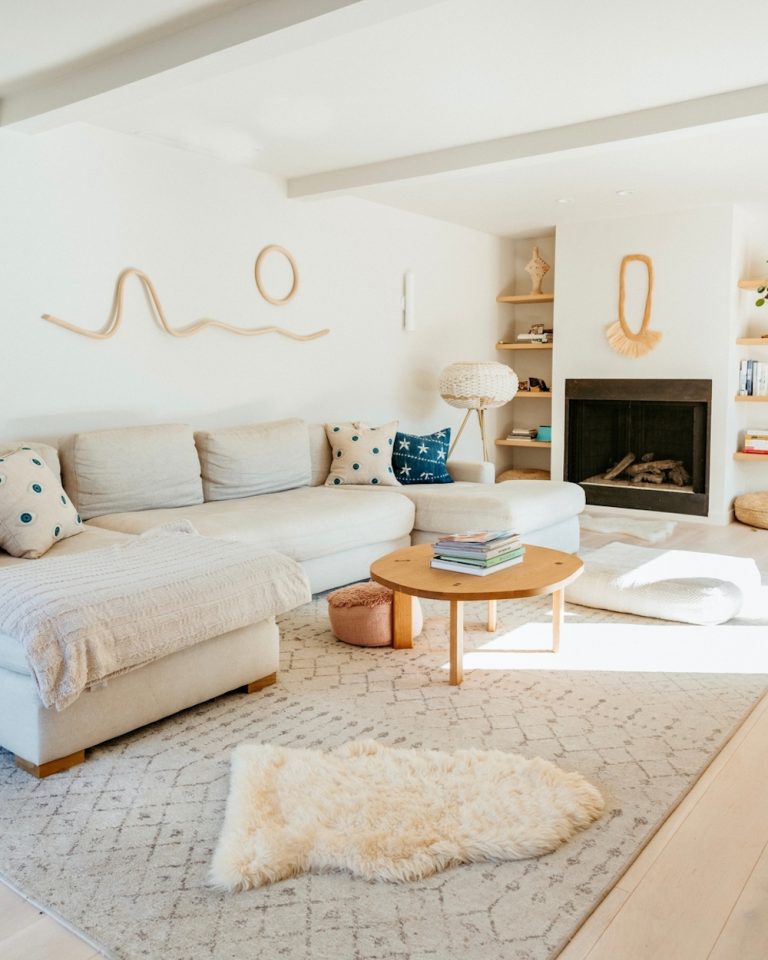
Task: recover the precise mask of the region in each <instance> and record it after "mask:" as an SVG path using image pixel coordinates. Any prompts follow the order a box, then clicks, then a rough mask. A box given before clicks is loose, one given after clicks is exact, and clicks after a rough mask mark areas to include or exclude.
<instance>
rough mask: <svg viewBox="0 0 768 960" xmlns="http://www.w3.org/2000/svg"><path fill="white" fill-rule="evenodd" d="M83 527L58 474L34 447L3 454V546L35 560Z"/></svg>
mask: <svg viewBox="0 0 768 960" xmlns="http://www.w3.org/2000/svg"><path fill="white" fill-rule="evenodd" d="M82 530H83V523H82V520H81V519H80V516H79V514H78V512H77V510H76V508H75V506H74V505H73V504H72V502H71V501H70V499H69V497H68V496H67V494H66V492H65V491H64V488H63V487H62V485H61V483H60V482H59V479H58V477H57V476H56V475H55V474H54V473H53V471H52V470H51V469H50V467H48V466H46V463H45V461H44V460H43V458H42V456H41V455H40V454H39V453H38V452H37V451H36V450H35V449H34V448H33V447H20V448H19V449H18V450H14V451H13V453H7V454H4V455H3V456H2V457H0V548H2V549H3V550H5V551H6V552H7V553H10V554H11V556H12V557H24V558H26V559H29V560H33V559H36V558H37V557H42V555H43V554H44V553H45V552H46V551H47V550H50V548H51V547H52V546H53V545H54V543H56V541H57V540H64V539H66V538H67V537H73V536H74V535H75V534H76V533H81V532H82Z"/></svg>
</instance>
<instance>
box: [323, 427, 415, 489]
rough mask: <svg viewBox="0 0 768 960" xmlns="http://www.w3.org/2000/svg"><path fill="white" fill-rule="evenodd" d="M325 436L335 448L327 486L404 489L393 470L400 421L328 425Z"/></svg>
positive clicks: (326, 482)
mask: <svg viewBox="0 0 768 960" xmlns="http://www.w3.org/2000/svg"><path fill="white" fill-rule="evenodd" d="M325 433H326V436H327V437H328V443H330V445H331V471H330V473H329V474H328V479H327V480H326V481H325V485H326V487H341V486H346V485H350V484H352V485H356V486H360V485H365V486H374V487H375V486H383V487H398V486H400V484H399V483H398V480H397V477H396V476H395V474H394V471H393V470H392V450H393V448H394V445H395V434H396V433H397V420H393V421H392V423H385V424H383V425H382V426H380V427H369V426H368V425H367V424H364V423H326V425H325Z"/></svg>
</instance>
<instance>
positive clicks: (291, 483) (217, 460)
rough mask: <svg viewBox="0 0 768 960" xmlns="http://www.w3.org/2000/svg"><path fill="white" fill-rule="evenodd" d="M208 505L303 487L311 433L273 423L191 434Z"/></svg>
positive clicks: (297, 424) (291, 423) (297, 425)
mask: <svg viewBox="0 0 768 960" xmlns="http://www.w3.org/2000/svg"><path fill="white" fill-rule="evenodd" d="M195 444H196V445H197V452H198V455H199V457H200V467H201V471H202V477H203V496H204V497H205V499H206V500H234V499H237V498H240V497H255V496H257V495H258V494H261V493H276V492H278V491H280V490H292V489H294V488H295V487H305V486H307V484H308V483H309V481H310V458H309V432H308V430H307V425H306V424H305V423H304V421H303V420H296V419H292V420H276V421H274V422H272V423H255V424H252V425H250V426H244V427H229V428H227V429H221V430H204V431H200V432H198V433H196V434H195Z"/></svg>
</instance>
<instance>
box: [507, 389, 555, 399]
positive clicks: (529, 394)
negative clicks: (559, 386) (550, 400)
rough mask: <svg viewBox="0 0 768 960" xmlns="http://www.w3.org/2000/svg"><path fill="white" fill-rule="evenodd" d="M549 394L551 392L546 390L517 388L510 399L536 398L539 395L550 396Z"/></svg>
mask: <svg viewBox="0 0 768 960" xmlns="http://www.w3.org/2000/svg"><path fill="white" fill-rule="evenodd" d="M551 396H552V394H551V393H550V392H549V391H548V390H518V391H517V393H516V394H515V395H514V397H513V398H512V399H513V400H522V399H523V398H525V399H528V400H538V399H539V398H540V397H551Z"/></svg>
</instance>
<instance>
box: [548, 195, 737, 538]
mask: <svg viewBox="0 0 768 960" xmlns="http://www.w3.org/2000/svg"><path fill="white" fill-rule="evenodd" d="M733 226H734V222H733V209H732V208H731V207H730V206H713V207H708V208H703V209H698V210H690V211H682V212H676V213H669V214H664V215H654V216H639V217H632V218H624V219H620V220H619V219H616V220H603V221H599V222H592V223H579V224H567V225H564V226H562V227H559V228H558V231H557V274H556V277H555V316H554V328H555V349H554V357H553V370H554V374H553V381H554V383H553V390H554V394H555V395H554V397H553V400H552V423H553V447H552V471H553V472H552V475H553V477H562V471H563V453H564V450H563V439H564V438H563V433H564V422H563V421H564V409H565V405H564V384H565V380H566V379H567V378H578V377H594V378H614V379H621V378H627V379H643V378H691V379H694V378H696V379H698V378H703V379H711V380H712V433H711V453H710V460H711V467H710V512H709V516H710V518H711V519H712V520H714V521H716V522H725V521H726V520H727V518H728V516H729V510H730V501H731V497H732V475H731V464H732V454H733V452H734V450H735V449H736V443H737V438H736V436H735V435H734V430H733V422H732V418H733V408H734V406H735V405H734V402H733V394H734V392H735V391H734V376H735V366H736V364H735V362H734V331H733V321H732V317H733V311H734V305H735V294H734V290H735V288H736V276H735V275H734V269H735V268H734V263H733V258H732V248H733V232H734V231H733ZM629 253H645V254H648V255H649V256H650V257H651V258H652V259H653V263H654V268H655V288H654V297H653V311H652V315H651V322H650V327H651V328H652V329H653V330H658V331H660V332H661V333H662V335H663V336H662V340H661V342H660V343H659V345H658V346H657V347H656V348H655V349H654V350H652V351H651V352H650V353H648V354H646V356H644V357H640V358H638V359H632V358H629V357H626V356H622V355H620V354H618V353H616V352H615V351H614V350H613V349H612V348H611V347H610V346H609V345H608V341H607V339H606V336H605V329H606V327H607V326H608V325H609V324H611V323H612V322H614V321H615V320H616V319H617V299H618V289H619V267H620V264H621V258H622V257H623V256H624V255H625V254H629ZM626 313H627V320H628V321H629V323H630V326H631V327H632V329H635V330H636V329H637V328H638V325H639V319H641V318H642V298H640V302H637V300H636V299H634V298H630V299H629V300H628V304H627V311H626Z"/></svg>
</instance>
